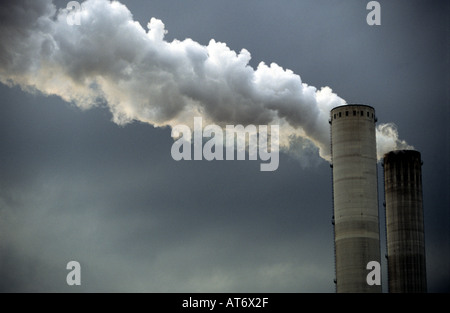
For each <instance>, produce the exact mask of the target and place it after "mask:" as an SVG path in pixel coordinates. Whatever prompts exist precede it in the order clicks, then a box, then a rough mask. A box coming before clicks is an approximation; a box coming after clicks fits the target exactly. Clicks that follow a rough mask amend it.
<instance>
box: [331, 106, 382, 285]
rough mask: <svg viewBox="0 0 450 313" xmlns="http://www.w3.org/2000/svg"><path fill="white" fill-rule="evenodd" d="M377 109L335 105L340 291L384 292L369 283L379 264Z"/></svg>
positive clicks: (335, 219)
mask: <svg viewBox="0 0 450 313" xmlns="http://www.w3.org/2000/svg"><path fill="white" fill-rule="evenodd" d="M375 123H376V117H375V110H374V108H373V107H370V106H367V105H345V106H339V107H335V108H334V109H332V110H331V119H330V124H331V155H332V168H333V171H332V172H333V204H334V216H333V222H334V237H335V239H334V242H335V262H336V264H335V265H336V291H337V292H381V285H368V283H367V281H366V279H367V274H368V271H367V269H366V267H367V264H368V263H369V262H370V261H377V262H378V263H380V232H379V220H378V187H377V149H376V139H375Z"/></svg>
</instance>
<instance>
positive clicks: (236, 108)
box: [0, 0, 403, 160]
mask: <svg viewBox="0 0 450 313" xmlns="http://www.w3.org/2000/svg"><path fill="white" fill-rule="evenodd" d="M82 6H83V9H82V11H81V15H80V17H81V18H80V25H69V24H68V23H67V15H68V14H69V12H68V10H66V9H65V8H63V9H59V10H57V9H56V7H55V6H54V5H53V4H52V2H51V0H32V1H31V0H18V1H2V2H1V4H0V21H1V22H0V81H1V82H2V83H3V84H7V85H9V86H12V85H19V86H21V88H22V89H24V90H27V91H29V92H36V91H38V92H41V93H43V94H45V95H57V96H59V97H61V98H62V99H64V100H65V101H67V102H71V103H74V104H75V105H77V106H78V107H80V108H82V109H89V108H92V107H94V106H99V105H106V106H107V107H108V109H109V110H110V111H111V113H112V116H113V121H114V122H115V123H118V124H121V125H123V124H126V123H130V122H132V121H141V122H145V123H149V124H151V125H154V126H156V127H161V126H171V127H173V126H175V125H177V124H187V125H192V123H193V118H194V116H202V117H203V119H204V121H206V122H207V123H215V124H218V125H221V126H224V125H226V124H234V125H236V124H242V125H248V124H255V125H261V124H279V125H280V144H281V146H282V148H284V149H286V150H289V149H290V148H293V147H294V146H295V147H298V146H299V145H292V143H293V142H295V138H300V139H301V140H305V139H307V140H309V141H311V142H312V143H313V144H314V145H315V146H316V147H317V148H318V149H319V153H320V156H321V157H322V158H324V159H326V160H329V159H330V143H329V142H330V141H329V124H328V119H329V112H330V110H331V109H332V108H333V107H335V106H338V105H343V104H345V101H344V100H343V99H341V98H340V97H338V96H337V95H336V94H334V93H333V92H332V90H331V89H330V88H329V87H323V88H321V89H320V90H318V89H316V88H315V87H313V86H308V85H307V84H305V83H303V82H302V81H301V79H300V76H299V75H296V74H294V73H293V72H292V71H290V70H287V69H283V68H281V67H280V66H278V65H277V64H274V63H272V64H270V65H266V64H265V63H260V64H259V65H258V67H257V68H256V69H254V68H252V67H251V66H250V65H249V61H250V58H251V56H250V53H249V52H248V51H247V50H245V49H243V50H241V51H240V52H239V53H236V52H235V51H232V50H231V49H230V48H228V47H227V45H226V44H224V43H220V42H216V41H215V40H211V41H210V42H209V44H208V45H207V46H204V45H201V44H199V43H197V42H195V41H193V40H192V39H189V38H188V39H184V40H182V41H179V40H173V41H171V42H168V41H166V40H165V38H164V36H165V34H166V33H167V31H166V29H165V27H164V24H163V22H162V21H161V20H158V19H156V18H152V19H151V20H150V22H149V23H148V25H147V28H148V31H146V30H145V29H144V28H143V27H142V26H141V25H140V24H139V23H138V22H136V21H134V20H133V17H132V14H131V13H130V11H129V10H128V9H127V8H126V7H125V6H124V5H123V4H120V3H119V2H116V1H112V2H111V1H107V0H88V1H85V2H84V3H83V4H82ZM377 135H378V141H379V143H380V144H383V145H384V144H386V145H388V146H389V148H391V147H392V148H395V147H396V145H398V144H399V143H401V144H403V142H400V141H399V140H398V138H397V132H396V130H395V128H394V127H392V126H391V125H380V126H379V128H378V131H377ZM379 149H381V150H382V151H384V150H385V149H384V148H382V147H380V148H379ZM379 151H380V150H379ZM293 155H295V153H294V154H293Z"/></svg>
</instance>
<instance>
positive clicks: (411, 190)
mask: <svg viewBox="0 0 450 313" xmlns="http://www.w3.org/2000/svg"><path fill="white" fill-rule="evenodd" d="M383 166H384V188H385V201H386V209H385V210H386V236H387V253H388V281H389V283H388V285H389V292H396V293H398V292H414V293H417V292H427V276H426V264H425V238H424V222H423V203H422V170H421V166H422V161H421V156H420V152H418V151H414V150H399V151H392V152H389V153H387V154H385V156H384V164H383Z"/></svg>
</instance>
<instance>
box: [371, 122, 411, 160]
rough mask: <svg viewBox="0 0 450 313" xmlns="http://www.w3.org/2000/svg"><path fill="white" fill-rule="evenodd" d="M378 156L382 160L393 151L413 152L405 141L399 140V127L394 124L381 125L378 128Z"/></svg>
mask: <svg viewBox="0 0 450 313" xmlns="http://www.w3.org/2000/svg"><path fill="white" fill-rule="evenodd" d="M376 137H377V156H378V160H381V159H382V158H383V157H384V155H385V154H386V153H388V152H390V151H393V150H412V149H414V147H413V146H410V145H408V144H407V143H406V141H404V140H400V139H398V131H397V126H395V124H393V123H386V124H380V125H378V126H377V128H376Z"/></svg>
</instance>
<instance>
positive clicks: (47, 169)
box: [0, 0, 450, 292]
mask: <svg viewBox="0 0 450 313" xmlns="http://www.w3.org/2000/svg"><path fill="white" fill-rule="evenodd" d="M367 2H368V1H367ZM367 2H366V1H360V0H358V1H356V0H355V1H328V0H320V1H317V0H304V1H273V0H270V1H267V0H263V1H261V0H258V1H256V0H247V1H204V0H196V1H167V0H164V1H153V0H152V1H140V0H134V1H122V3H124V4H125V5H126V6H127V7H128V8H129V10H130V11H131V13H132V14H133V17H134V19H135V20H137V21H139V23H140V24H141V25H142V26H143V27H144V28H145V27H146V25H147V23H148V21H149V20H150V18H151V17H156V18H158V19H161V20H162V21H163V22H164V24H165V27H166V29H167V30H168V34H167V35H166V40H167V41H172V39H179V40H183V39H185V38H192V39H193V40H195V41H197V42H199V43H200V44H202V45H207V44H208V42H209V41H210V39H215V40H216V41H220V42H225V43H226V44H227V45H228V47H230V48H231V49H233V50H235V51H240V50H241V49H243V48H245V49H247V50H248V51H249V52H250V53H251V55H252V60H251V61H250V65H251V66H252V67H254V68H256V66H257V65H258V64H259V62H261V61H264V62H265V63H266V64H270V63H271V62H275V63H277V64H278V65H280V66H282V67H283V68H287V69H290V70H292V71H293V72H295V73H296V74H298V75H300V76H301V78H302V81H303V82H305V83H307V84H309V85H313V86H315V87H317V88H320V87H323V86H329V87H331V88H332V89H333V91H334V92H336V93H337V94H338V95H339V96H340V97H342V98H343V99H345V100H346V101H347V102H348V103H364V104H367V105H371V106H373V107H375V109H376V112H377V115H378V121H379V122H382V123H386V122H393V123H395V124H396V125H397V127H398V131H399V135H400V137H401V139H404V140H406V141H407V142H408V143H409V144H411V145H413V146H414V147H415V148H416V149H417V150H419V151H420V152H421V153H422V158H423V160H424V166H423V168H422V170H423V186H424V187H423V188H424V210H425V231H426V253H427V271H428V287H429V291H430V292H439V291H444V292H449V291H450V265H449V264H450V213H449V208H450V199H449V190H450V188H449V187H450V185H449V179H448V178H449V176H450V170H449V157H450V151H449V144H448V143H449V139H450V138H449V137H450V133H449V116H450V111H449V99H450V95H449V87H448V86H450V80H449V59H450V49H449V40H448V36H449V34H450V26H449V25H450V23H449V15H450V12H449V5H448V4H446V3H445V1H425V0H423V1H418V0H417V1H416V0H414V1H411V0H408V1H406V0H403V1H379V2H380V4H381V13H382V16H381V25H380V26H368V25H367V23H366V16H367V13H368V11H367V10H366V4H367ZM7 3H8V2H7V1H5V2H2V4H1V5H2V6H5V7H6V5H7ZM54 3H55V5H56V7H57V8H64V7H65V6H66V4H67V2H66V1H56V2H54ZM24 9H25V10H28V9H29V8H26V7H25V8H24ZM1 12H2V13H4V10H2V11H1ZM12 15H13V14H12ZM13 22H14V21H13ZM1 26H2V24H0V30H2V31H4V30H5V28H4V27H3V28H2V27H1ZM3 35H4V34H1V33H0V37H1V38H4V36H3ZM9 39H10V40H14V38H9ZM69 41H70V40H69ZM6 45H8V42H7V41H5V40H2V42H1V43H0V48H2V50H0V52H3V48H4V47H6ZM4 60H5V59H3V61H2V60H0V61H1V62H0V63H2V64H3V62H4ZM5 73H6V74H5ZM8 74H10V73H7V72H5V66H3V67H2V68H1V72H0V76H6V75H8ZM0 94H1V98H0V238H1V240H0V278H1V279H0V290H1V291H4V292H27V291H32V292H33V291H63V292H65V291H67V292H73V291H125V292H127V291H138V292H141V291H142V292H334V284H333V279H334V255H333V233H332V225H331V215H332V205H331V171H330V167H329V164H328V163H327V162H326V161H324V160H323V159H321V158H320V157H319V156H318V154H317V152H316V151H313V152H311V151H304V153H303V154H302V156H301V157H299V159H300V160H298V159H296V158H293V157H291V156H287V155H285V154H283V153H282V154H280V165H279V168H278V170H276V171H274V172H261V171H260V170H259V162H255V161H222V162H220V161H213V162H207V161H180V162H176V161H174V160H173V159H172V157H171V155H170V149H171V145H172V143H173V140H172V138H171V136H170V129H169V128H168V127H165V128H154V127H153V126H151V125H149V124H145V123H141V122H134V123H131V124H127V125H125V126H118V125H117V124H115V123H113V122H112V121H111V119H112V116H111V113H110V112H109V111H108V109H106V108H104V107H103V108H102V107H98V108H94V109H90V110H85V111H82V110H81V109H79V108H78V107H75V106H74V105H73V104H69V103H67V102H65V101H63V100H62V99H61V98H59V97H57V96H44V95H42V94H40V93H38V92H35V93H29V92H25V91H23V90H22V89H21V88H20V87H18V86H13V87H8V86H6V85H4V84H1V85H0ZM379 174H380V179H381V177H382V176H381V167H380V172H379ZM379 186H380V190H382V188H383V185H382V182H381V181H380V182H379ZM382 201H383V194H382V192H380V218H381V219H380V220H381V230H382V234H383V235H384V221H383V218H384V214H383V209H382V208H383V207H382V205H381V203H382ZM381 243H382V255H384V253H385V247H384V240H383V239H382V241H381ZM70 260H76V261H78V262H80V264H81V269H82V285H81V286H80V287H69V286H67V284H66V275H67V273H68V271H67V270H66V264H67V262H69V261H70ZM382 267H383V272H384V277H383V278H384V279H383V286H384V291H386V274H385V272H386V262H385V260H383V264H382Z"/></svg>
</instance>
